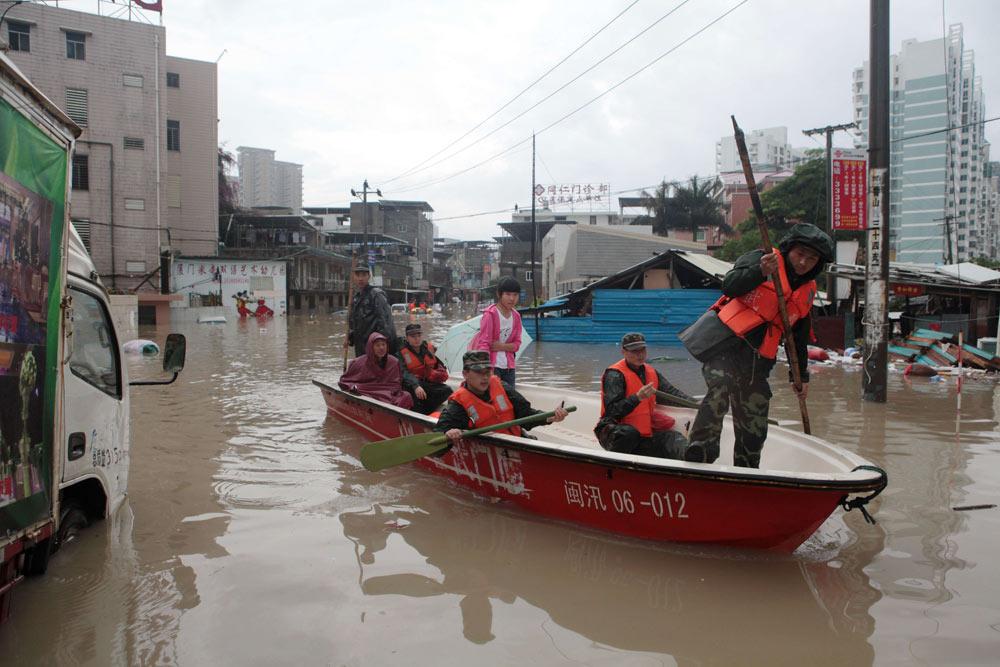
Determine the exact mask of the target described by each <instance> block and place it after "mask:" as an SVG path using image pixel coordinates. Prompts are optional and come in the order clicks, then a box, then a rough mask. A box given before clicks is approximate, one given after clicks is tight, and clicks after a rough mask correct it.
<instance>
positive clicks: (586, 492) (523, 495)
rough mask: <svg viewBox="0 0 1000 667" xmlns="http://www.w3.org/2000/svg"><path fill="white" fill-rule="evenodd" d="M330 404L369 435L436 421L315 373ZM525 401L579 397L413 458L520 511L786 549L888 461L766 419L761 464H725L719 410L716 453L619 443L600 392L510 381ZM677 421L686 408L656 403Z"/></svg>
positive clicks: (857, 496)
mask: <svg viewBox="0 0 1000 667" xmlns="http://www.w3.org/2000/svg"><path fill="white" fill-rule="evenodd" d="M313 384H315V385H316V386H318V387H319V388H320V390H322V392H323V398H324V400H325V401H326V405H327V408H328V409H329V411H330V413H332V414H333V415H334V416H335V417H336V418H337V419H338V420H340V421H341V422H343V423H345V424H347V425H349V426H352V427H354V428H356V429H357V430H359V431H361V433H362V434H363V435H364V436H365V437H367V438H371V439H372V440H386V439H390V438H397V437H401V436H405V435H412V434H414V433H423V432H426V431H430V430H433V426H434V423H435V420H434V419H432V418H430V417H427V416H425V415H421V414H418V413H415V412H411V411H410V410H405V409H402V408H398V407H395V406H392V405H387V404H385V403H382V402H380V401H376V400H374V399H371V398H367V397H365V396H358V395H356V394H351V393H348V392H345V391H342V390H341V389H339V388H337V387H335V386H330V385H327V384H325V383H323V382H319V381H317V380H313ZM517 389H518V391H519V392H520V393H521V394H523V395H524V396H525V398H527V399H528V400H529V401H530V402H531V404H532V406H533V407H535V408H538V409H541V410H551V409H554V408H555V406H556V405H557V404H558V403H559V401H561V400H563V399H565V401H566V404H567V405H575V406H577V411H576V412H573V413H571V414H570V416H569V417H567V418H566V420H564V421H563V422H561V423H559V424H549V425H546V426H537V427H535V428H534V429H532V434H533V435H534V436H535V437H537V438H538V440H532V439H528V438H519V437H515V436H511V435H505V434H503V435H499V434H486V435H480V436H476V437H474V438H471V439H467V440H463V441H461V442H460V443H459V444H458V445H456V446H453V447H452V448H451V449H449V450H448V451H447V453H445V454H444V455H443V456H439V457H425V458H422V459H418V460H416V461H414V464H415V465H417V466H419V467H421V468H423V469H425V470H428V471H430V472H432V473H435V474H438V475H442V476H444V477H447V478H448V479H450V480H452V481H453V482H455V483H456V484H459V485H461V486H464V487H467V488H469V489H471V490H472V491H473V492H475V493H477V494H479V495H481V496H485V497H488V498H495V499H500V500H505V501H509V502H511V503H513V504H515V505H517V506H519V507H521V508H523V509H525V510H527V511H529V512H533V513H535V514H540V515H543V516H547V517H551V518H554V519H560V520H564V521H571V522H574V523H579V524H582V525H585V526H589V527H592V528H598V529H601V530H605V531H609V532H612V533H617V534H620V535H627V536H630V537H638V538H642V539H649V540H665V541H671V542H690V543H704V544H721V545H727V546H734V547H747V548H756V549H771V550H775V551H785V552H791V551H794V550H795V548H796V547H798V546H799V545H800V544H802V542H804V541H805V540H806V539H807V538H808V537H809V536H810V535H812V533H813V532H814V531H815V530H816V529H817V528H819V526H820V524H822V523H823V521H825V520H826V519H827V517H829V516H830V514H831V513H832V512H833V511H834V510H835V509H836V508H837V507H838V506H843V507H844V508H845V509H852V508H854V507H860V508H861V509H862V511H863V512H864V513H865V517H866V518H869V519H870V517H869V515H868V513H867V511H865V510H864V504H865V503H867V502H868V501H869V500H871V499H872V498H873V497H875V496H876V495H878V493H880V492H881V490H882V489H883V488H885V484H886V477H885V472H884V471H882V470H881V469H880V468H877V467H876V466H873V465H872V464H871V463H869V462H868V461H866V460H864V459H862V458H861V457H859V456H857V455H855V454H852V453H851V452H848V451H846V450H844V449H842V448H839V447H836V446H834V445H832V444H830V443H828V442H826V441H824V440H821V439H819V438H816V437H813V436H809V435H805V434H802V433H798V432H795V431H792V430H789V429H786V428H781V427H776V426H772V427H771V428H770V430H769V432H768V439H767V444H766V445H765V447H764V452H763V456H762V458H761V468H760V469H750V468H739V467H735V466H733V465H732V452H733V435H732V423H731V421H730V418H728V417H727V421H726V427H725V429H724V431H723V439H722V443H721V445H722V455H721V456H720V458H719V460H718V461H717V462H716V463H713V464H702V463H687V462H684V461H672V460H666V459H657V458H650V457H646V456H636V455H631V454H619V453H615V452H609V451H606V450H604V449H602V448H601V447H600V445H599V444H598V443H597V439H596V438H595V436H594V434H593V430H592V429H593V426H594V424H595V423H596V422H597V418H598V414H599V411H600V397H599V396H597V395H596V394H593V393H585V392H579V391H573V390H567V389H562V388H558V389H556V388H552V387H542V386H533V385H528V384H523V383H520V382H519V383H518V385H517ZM658 410H663V411H665V412H666V413H667V414H669V415H671V416H673V417H674V418H675V419H676V426H675V428H677V429H680V430H681V431H682V432H683V431H684V429H686V428H687V426H688V425H689V424H690V422H691V421H692V420H693V418H694V411H693V410H691V409H688V408H665V407H662V406H660V407H658Z"/></svg>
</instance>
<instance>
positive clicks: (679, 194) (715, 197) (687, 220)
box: [633, 176, 732, 238]
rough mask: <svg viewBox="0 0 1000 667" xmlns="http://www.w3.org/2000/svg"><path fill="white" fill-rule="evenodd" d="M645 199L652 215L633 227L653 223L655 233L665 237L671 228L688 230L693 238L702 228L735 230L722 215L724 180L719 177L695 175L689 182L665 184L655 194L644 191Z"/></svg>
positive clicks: (657, 188)
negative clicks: (710, 177)
mask: <svg viewBox="0 0 1000 667" xmlns="http://www.w3.org/2000/svg"><path fill="white" fill-rule="evenodd" d="M671 195H672V196H671ZM642 196H643V198H644V199H645V200H646V203H645V206H646V210H647V211H649V216H648V217H646V218H645V219H644V220H643V222H642V223H640V222H639V221H638V220H637V221H636V222H634V223H633V224H652V225H653V233H654V234H659V235H661V236H666V235H667V232H668V231H669V230H671V229H685V230H690V231H691V236H692V238H694V236H695V233H696V232H697V230H698V229H699V228H702V227H721V228H722V229H723V230H725V231H727V232H729V231H732V230H731V229H730V228H729V226H728V225H726V222H725V218H724V217H723V215H722V181H720V180H719V179H718V178H712V179H700V178H699V177H698V176H692V177H691V178H690V179H688V181H687V182H686V183H669V182H667V181H663V182H662V183H660V184H659V185H658V186H657V187H656V190H654V191H653V192H652V193H648V192H643V193H642Z"/></svg>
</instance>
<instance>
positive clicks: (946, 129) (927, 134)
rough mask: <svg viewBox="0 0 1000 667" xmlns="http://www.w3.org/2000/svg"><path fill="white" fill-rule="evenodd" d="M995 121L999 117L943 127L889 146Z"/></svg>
mask: <svg viewBox="0 0 1000 667" xmlns="http://www.w3.org/2000/svg"><path fill="white" fill-rule="evenodd" d="M995 120H1000V116H994V117H993V118H987V119H986V120H977V121H975V122H972V123H966V124H965V125H954V126H952V127H944V128H941V129H940V130H931V131H930V132H924V133H922V134H914V135H913V136H910V137H901V138H899V139H893V140H892V141H890V142H889V143H890V144H895V143H899V142H900V141H911V140H913V139H919V138H921V137H929V136H932V135H935V134H942V133H944V132H951V131H952V130H961V129H963V128H966V127H972V126H973V125H985V124H986V123H992V122H993V121H995Z"/></svg>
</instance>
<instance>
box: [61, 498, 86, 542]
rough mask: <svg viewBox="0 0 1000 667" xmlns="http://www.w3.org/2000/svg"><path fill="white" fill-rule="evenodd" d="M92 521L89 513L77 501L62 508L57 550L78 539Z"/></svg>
mask: <svg viewBox="0 0 1000 667" xmlns="http://www.w3.org/2000/svg"><path fill="white" fill-rule="evenodd" d="M89 523H90V521H89V520H88V519H87V513H86V512H84V511H83V510H82V509H80V506H79V505H77V504H76V503H69V504H68V505H66V506H65V507H63V510H62V516H61V518H60V519H59V531H58V532H57V533H56V550H59V549H61V548H62V547H64V546H66V545H67V544H69V543H70V542H72V541H73V540H75V539H76V537H77V535H79V534H80V531H81V530H83V529H84V528H86V527H87V525H88V524H89Z"/></svg>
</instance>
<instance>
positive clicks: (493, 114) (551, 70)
mask: <svg viewBox="0 0 1000 667" xmlns="http://www.w3.org/2000/svg"><path fill="white" fill-rule="evenodd" d="M638 2H639V0H634V2H632V4H630V5H629V6H628V7H626V8H625V9H623V10H622V11H621V12H619V13H618V14H617V15H616V16H615V17H614V18H613V19H611V20H610V21H608V22H607V23H605V24H604V25H603V26H602V27H601V29H600V30H598V31H597V32H595V33H594V34H593V35H591V36H590V37H588V38H587V39H586V40H584V41H583V43H582V44H580V45H579V46H578V47H576V48H575V49H573V50H572V51H570V52H569V54H568V55H567V56H566V57H564V58H563V59H562V60H560V61H559V62H557V63H556V64H555V65H553V66H552V67H550V68H549V69H548V70H546V71H545V73H544V74H542V75H541V76H540V77H538V78H537V79H535V80H534V81H532V82H531V83H529V84H528V85H527V87H525V88H524V89H523V90H522V91H521V92H519V93H518V94H517V95H515V96H514V97H512V98H510V99H509V100H508V101H507V102H506V103H505V104H504V105H503V106H502V107H500V108H499V109H497V110H496V111H494V112H493V113H491V114H490V115H489V116H487V117H486V118H484V119H483V120H481V121H480V122H479V123H478V124H477V125H476V126H475V127H473V128H472V129H471V130H469V131H468V132H466V133H465V134H463V135H462V136H460V137H459V138H458V139H455V140H454V141H452V142H451V143H450V144H448V145H447V146H445V147H444V148H442V149H441V150H439V151H438V152H437V153H434V154H433V155H431V156H430V157H428V158H426V159H425V160H424V161H423V162H420V163H419V164H416V165H414V166H413V167H410V168H409V169H407V170H406V171H404V172H403V173H402V174H400V175H398V176H393V177H392V178H390V179H389V180H387V181H384V182H385V183H392V182H393V181H395V180H398V179H400V178H404V177H406V176H409V175H410V174H412V173H414V172H415V171H416V170H417V169H419V168H420V167H422V166H424V165H425V164H427V163H428V162H430V161H431V160H433V159H434V158H436V157H437V156H438V155H440V154H441V153H444V152H445V151H446V150H448V149H449V148H451V147H452V146H454V145H455V144H457V143H458V142H460V141H461V140H462V139H465V138H466V137H467V136H469V135H470V134H472V133H473V132H475V131H476V130H478V129H479V128H480V127H482V126H483V125H484V124H485V123H486V122H487V121H489V120H490V119H491V118H493V117H494V116H496V115H497V114H498V113H500V112H501V111H503V110H504V109H506V108H507V107H509V106H510V105H511V104H512V103H513V102H514V101H515V100H517V99H518V98H520V97H521V95H524V94H525V93H526V92H528V91H529V90H530V89H531V88H533V87H534V86H535V84H537V83H538V82H539V81H541V80H542V79H544V78H545V77H547V76H548V75H549V74H551V73H552V72H553V71H555V69H556V68H557V67H559V66H560V65H562V64H563V63H564V62H566V61H567V60H569V59H570V58H571V57H573V55H575V54H576V53H577V52H579V51H580V49H582V48H583V47H585V46H586V45H587V44H589V43H590V42H591V41H592V40H593V39H594V38H595V37H597V36H598V35H600V34H601V33H602V32H604V30H605V28H607V27H608V26H610V25H611V24H612V23H614V22H615V21H617V20H618V19H619V18H621V17H622V16H623V15H624V14H625V12H627V11H628V10H630V9H632V7H634V6H635V5H636V4H637V3H638Z"/></svg>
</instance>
